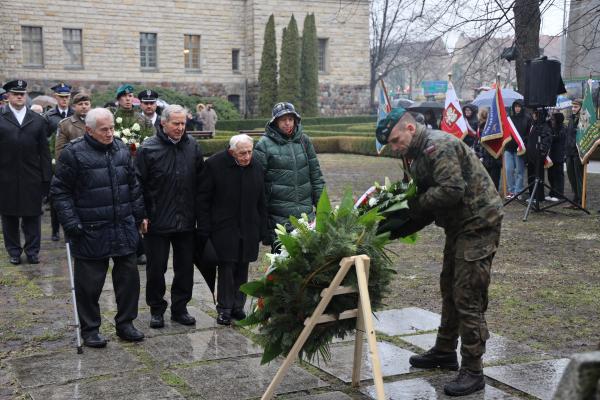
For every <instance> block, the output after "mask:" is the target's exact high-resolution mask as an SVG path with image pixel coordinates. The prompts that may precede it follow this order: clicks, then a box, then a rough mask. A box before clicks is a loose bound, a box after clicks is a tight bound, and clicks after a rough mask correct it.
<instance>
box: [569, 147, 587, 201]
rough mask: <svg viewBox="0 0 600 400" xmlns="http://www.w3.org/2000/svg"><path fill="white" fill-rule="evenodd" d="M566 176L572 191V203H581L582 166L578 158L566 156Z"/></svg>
mask: <svg viewBox="0 0 600 400" xmlns="http://www.w3.org/2000/svg"><path fill="white" fill-rule="evenodd" d="M567 176H568V177H569V183H570V184H571V190H572V191H573V201H574V202H575V203H581V192H582V190H583V164H581V160H580V159H579V156H567Z"/></svg>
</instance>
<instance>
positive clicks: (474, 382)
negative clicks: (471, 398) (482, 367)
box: [444, 368, 485, 396]
mask: <svg viewBox="0 0 600 400" xmlns="http://www.w3.org/2000/svg"><path fill="white" fill-rule="evenodd" d="M484 387H485V379H484V378H483V372H481V371H479V372H473V371H469V370H468V369H465V368H461V369H460V371H459V372H458V376H457V377H456V378H455V379H454V380H453V381H450V382H448V383H447V384H445V385H444V393H446V394H447V395H449V396H465V395H467V394H471V393H475V392H477V391H479V390H481V389H483V388H484Z"/></svg>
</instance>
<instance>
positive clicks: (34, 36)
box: [21, 26, 44, 67]
mask: <svg viewBox="0 0 600 400" xmlns="http://www.w3.org/2000/svg"><path fill="white" fill-rule="evenodd" d="M21 39H22V41H23V65H25V66H27V67H41V66H43V65H44V43H43V40H42V27H40V26H22V27H21Z"/></svg>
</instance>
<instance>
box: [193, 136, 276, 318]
mask: <svg viewBox="0 0 600 400" xmlns="http://www.w3.org/2000/svg"><path fill="white" fill-rule="evenodd" d="M252 150H253V141H252V138H251V137H250V136H248V135H244V134H242V135H236V136H233V137H232V138H231V139H230V141H229V149H227V150H225V151H222V152H220V153H217V154H215V155H214V156H212V157H211V158H209V159H208V160H207V161H206V164H205V168H204V171H203V172H202V175H201V178H200V184H199V185H198V186H199V189H198V200H197V204H198V206H197V207H198V232H199V236H200V237H201V238H203V239H201V240H200V242H203V243H206V242H207V240H208V239H210V240H211V241H212V243H213V245H214V248H215V251H216V253H217V257H218V259H219V263H218V279H217V312H218V314H219V315H218V317H217V323H218V324H220V325H230V324H231V319H236V320H240V319H244V318H245V317H246V314H245V313H244V303H245V302H246V296H245V295H244V294H243V293H242V292H240V290H239V288H240V285H242V284H244V283H246V282H247V280H248V264H249V263H250V262H251V261H255V260H256V259H257V257H258V244H259V242H260V240H261V239H265V238H267V210H266V201H265V193H264V172H263V169H262V166H261V165H260V163H258V162H256V161H255V160H253V159H252Z"/></svg>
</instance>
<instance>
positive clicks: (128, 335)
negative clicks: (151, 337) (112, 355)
mask: <svg viewBox="0 0 600 400" xmlns="http://www.w3.org/2000/svg"><path fill="white" fill-rule="evenodd" d="M117 336H118V337H120V338H121V339H123V340H126V341H128V342H140V341H142V340H144V333H143V332H141V331H138V330H137V329H136V328H135V326H133V324H127V325H124V326H122V327H121V328H117Z"/></svg>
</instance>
